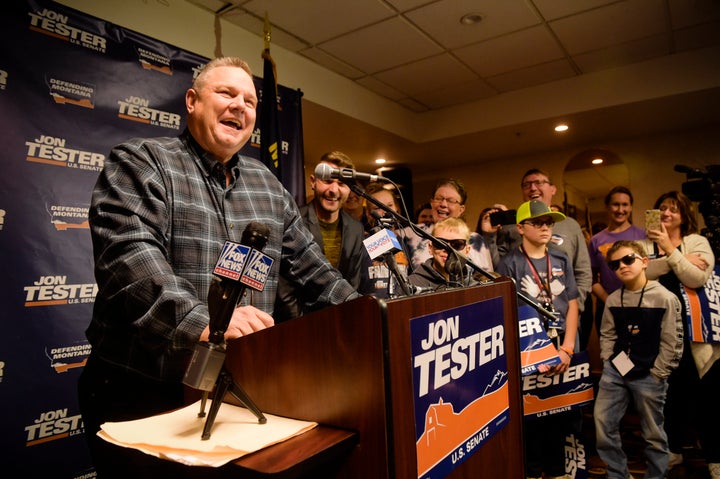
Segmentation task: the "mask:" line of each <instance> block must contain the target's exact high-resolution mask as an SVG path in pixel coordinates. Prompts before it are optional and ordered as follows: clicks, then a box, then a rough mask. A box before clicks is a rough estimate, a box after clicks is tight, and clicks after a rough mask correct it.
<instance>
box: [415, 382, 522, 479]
mask: <svg viewBox="0 0 720 479" xmlns="http://www.w3.org/2000/svg"><path fill="white" fill-rule="evenodd" d="M501 376H503V375H500V376H498V374H496V375H495V377H494V378H493V382H495V380H496V379H498V380H500V379H501ZM491 384H492V383H491ZM496 384H497V383H496ZM508 397H509V396H508V382H507V381H504V383H503V384H502V385H501V386H500V387H498V388H496V389H495V390H494V391H492V392H490V393H488V394H485V395H484V396H481V397H479V398H477V399H476V400H475V401H473V402H471V403H470V404H468V405H467V407H465V409H463V410H462V411H460V412H459V413H456V412H455V411H454V409H453V405H452V404H451V403H446V402H443V400H442V398H441V399H440V401H439V402H438V403H436V404H431V405H430V406H429V407H428V409H427V412H426V413H425V429H424V431H423V433H422V435H421V436H420V438H419V439H418V441H417V443H416V450H417V461H418V477H419V476H422V475H423V474H425V473H426V472H427V471H428V470H430V469H431V468H432V467H434V466H435V465H436V464H437V463H438V462H440V461H441V460H443V459H444V458H445V457H447V456H448V455H450V453H451V452H453V451H454V450H455V449H457V447H458V446H459V445H461V444H463V443H464V442H465V441H467V439H468V438H470V437H472V436H473V435H474V434H476V433H477V432H478V431H480V430H482V429H483V428H484V427H485V426H487V425H488V424H490V423H491V422H492V421H493V419H495V418H496V417H498V416H499V415H500V414H502V413H503V412H504V411H505V410H506V409H508V407H509V400H508Z"/></svg>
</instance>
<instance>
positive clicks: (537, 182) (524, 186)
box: [520, 180, 552, 190]
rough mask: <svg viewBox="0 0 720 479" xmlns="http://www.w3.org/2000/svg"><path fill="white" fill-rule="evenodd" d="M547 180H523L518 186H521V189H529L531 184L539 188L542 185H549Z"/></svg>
mask: <svg viewBox="0 0 720 479" xmlns="http://www.w3.org/2000/svg"><path fill="white" fill-rule="evenodd" d="M551 184H552V183H550V181H549V180H535V181H523V182H522V183H520V186H522V189H523V190H529V189H530V188H532V187H533V186H534V187H535V188H540V187H541V186H542V185H551Z"/></svg>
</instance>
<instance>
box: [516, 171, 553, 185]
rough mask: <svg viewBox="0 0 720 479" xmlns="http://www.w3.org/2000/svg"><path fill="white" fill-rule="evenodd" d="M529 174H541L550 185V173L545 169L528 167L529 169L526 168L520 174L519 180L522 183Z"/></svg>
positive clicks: (551, 182)
mask: <svg viewBox="0 0 720 479" xmlns="http://www.w3.org/2000/svg"><path fill="white" fill-rule="evenodd" d="M530 175H543V176H544V177H545V178H547V179H548V181H549V182H550V184H551V185H552V184H553V181H552V178H550V174H549V173H548V172H547V171H545V170H541V169H540V168H530V169H529V170H527V171H526V172H525V174H524V175H523V176H522V180H520V182H521V183H522V182H523V181H525V178H527V177H528V176H530Z"/></svg>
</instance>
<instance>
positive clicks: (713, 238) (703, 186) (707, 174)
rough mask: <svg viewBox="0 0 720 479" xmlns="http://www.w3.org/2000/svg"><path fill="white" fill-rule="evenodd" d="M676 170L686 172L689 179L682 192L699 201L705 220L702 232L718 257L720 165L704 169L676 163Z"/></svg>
mask: <svg viewBox="0 0 720 479" xmlns="http://www.w3.org/2000/svg"><path fill="white" fill-rule="evenodd" d="M674 170H675V171H677V172H678V173H685V176H686V178H687V181H686V182H684V183H683V184H682V192H683V194H684V195H685V196H687V197H688V198H689V199H690V200H691V201H697V202H698V211H699V212H700V214H701V215H702V217H703V220H704V221H705V228H703V230H702V231H701V232H700V233H701V234H702V235H703V236H705V237H706V238H707V240H708V242H709V243H710V247H711V248H712V250H713V253H714V254H715V256H716V257H717V256H718V254H719V253H720V165H708V166H706V167H705V169H704V170H701V169H698V168H690V167H689V166H685V165H675V168H674Z"/></svg>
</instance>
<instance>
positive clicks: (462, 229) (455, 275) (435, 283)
mask: <svg viewBox="0 0 720 479" xmlns="http://www.w3.org/2000/svg"><path fill="white" fill-rule="evenodd" d="M432 234H433V236H435V237H436V238H438V239H440V240H442V241H444V242H445V243H447V244H448V245H449V246H450V248H452V250H453V251H448V250H447V249H446V247H445V245H442V244H440V243H437V244H435V243H434V242H433V243H430V245H429V248H430V253H431V257H430V258H429V259H428V260H426V261H425V262H424V263H422V264H421V265H420V266H419V267H418V268H415V270H414V271H413V273H412V274H411V275H410V276H409V277H408V281H410V283H411V284H413V285H415V286H420V287H424V288H433V289H438V290H439V289H444V288H456V287H464V286H475V285H477V284H479V283H478V281H476V280H475V279H473V278H472V271H471V270H470V269H469V268H468V267H467V266H465V262H464V261H463V257H465V256H467V254H468V253H469V252H470V243H469V240H470V228H468V225H467V224H466V223H465V222H464V221H463V220H461V219H460V218H446V219H444V220H441V221H438V222H437V223H435V226H434V228H433V230H432ZM456 253H460V254H456Z"/></svg>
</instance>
